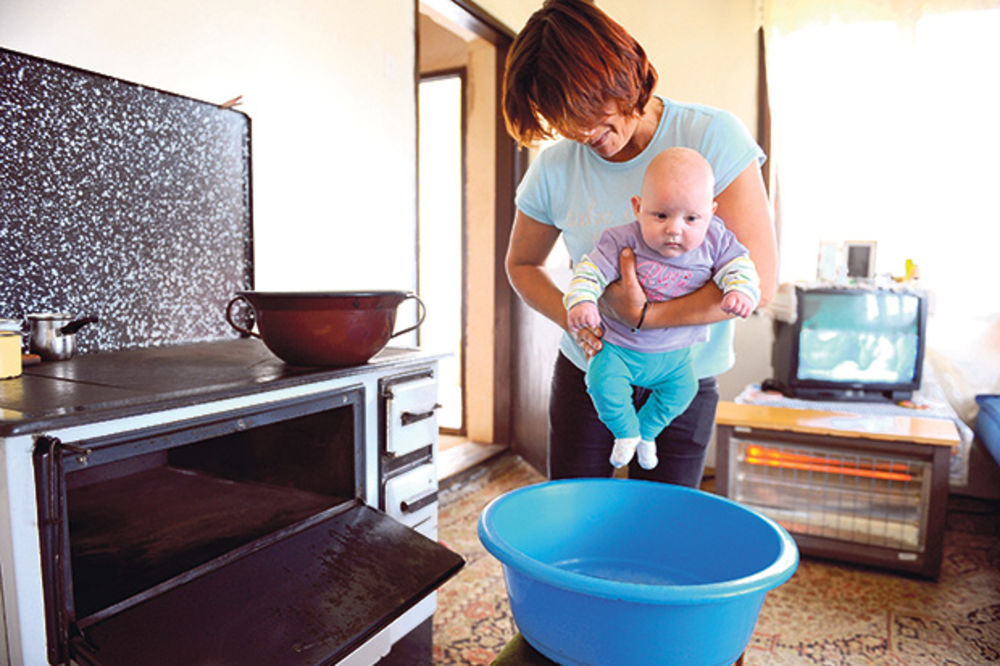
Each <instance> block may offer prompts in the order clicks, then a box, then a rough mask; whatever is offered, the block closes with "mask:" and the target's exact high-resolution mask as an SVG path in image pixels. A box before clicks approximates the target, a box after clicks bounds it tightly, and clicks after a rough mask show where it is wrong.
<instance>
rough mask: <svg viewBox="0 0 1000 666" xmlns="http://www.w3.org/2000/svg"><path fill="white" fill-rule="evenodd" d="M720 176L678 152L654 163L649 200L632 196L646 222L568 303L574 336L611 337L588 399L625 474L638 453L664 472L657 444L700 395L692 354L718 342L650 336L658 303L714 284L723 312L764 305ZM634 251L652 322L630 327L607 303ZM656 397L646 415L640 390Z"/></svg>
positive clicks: (579, 270) (702, 334) (617, 244)
mask: <svg viewBox="0 0 1000 666" xmlns="http://www.w3.org/2000/svg"><path fill="white" fill-rule="evenodd" d="M714 187H715V177H714V175H713V173H712V167H711V165H709V163H708V162H707V161H706V160H705V158H703V157H702V156H701V155H700V154H699V153H698V152H697V151H694V150H691V149H689V148H671V149H668V150H665V151H663V152H662V153H660V154H659V155H657V156H656V157H655V158H653V161H652V162H650V164H649V167H648V168H647V169H646V173H645V176H644V178H643V182H642V191H641V196H634V197H632V210H633V211H634V212H635V216H636V221H635V222H630V223H628V224H624V225H621V226H617V227H612V228H609V229H606V230H605V231H604V232H603V233H602V234H601V237H600V239H599V240H598V241H597V244H596V245H595V246H594V249H593V250H592V251H591V252H590V253H589V254H587V255H584V256H583V258H582V259H581V260H580V261H579V262H578V263H577V264H576V266H575V267H574V270H573V278H572V280H571V281H570V285H569V289H568V291H567V292H566V295H565V297H564V303H565V305H566V308H567V322H568V325H569V329H570V331H571V332H576V331H579V330H580V329H581V328H588V327H589V328H595V327H597V326H600V327H601V328H603V329H604V338H603V341H604V346H603V348H602V349H601V351H600V352H598V353H597V354H596V355H595V356H594V357H593V358H592V359H591V360H590V362H589V365H588V367H587V375H586V379H587V392H588V393H589V394H590V397H591V399H592V400H593V401H594V406H595V407H596V409H597V414H598V416H599V417H600V419H601V421H603V422H604V424H605V425H607V426H608V429H610V430H611V432H612V433H613V434H614V437H615V444H614V449H613V450H612V453H611V464H612V465H613V466H614V467H616V468H617V467H622V466H624V465H626V464H628V462H629V461H630V460H631V459H632V456H633V455H635V454H636V451H638V458H639V464H640V465H641V466H642V467H643V468H645V469H652V468H653V467H656V464H657V462H658V461H657V457H656V436H657V435H658V434H659V433H660V431H662V430H663V429H664V428H665V427H666V426H667V425H669V424H670V422H671V421H673V420H674V419H675V418H676V417H677V416H678V415H680V414H681V413H682V412H683V411H684V410H685V409H687V407H688V405H689V404H691V401H692V400H693V399H694V396H695V394H696V393H697V390H698V378H697V377H695V375H694V371H693V368H692V364H691V351H690V347H691V345H693V344H696V343H699V342H703V341H705V340H707V339H708V327H707V325H702V326H678V327H673V328H655V329H642V324H643V319H644V318H645V313H646V308H648V306H649V303H650V302H656V301H664V300H667V299H671V298H676V297H677V296H682V295H684V294H688V293H690V292H692V291H695V290H696V289H698V288H699V287H701V286H702V285H703V284H705V283H706V282H708V280H709V279H713V280H715V283H716V284H717V285H718V286H719V288H720V289H722V291H723V298H722V309H723V310H724V311H725V312H726V313H728V314H730V315H732V316H738V317H744V318H745V317H747V316H749V315H750V313H752V312H753V310H754V308H755V307H756V305H757V302H758V301H759V300H760V280H759V278H758V277H757V271H756V269H755V268H754V265H753V262H752V261H750V256H749V254H748V252H747V249H746V248H745V247H744V246H743V245H742V244H741V243H740V242H739V241H738V240H736V236H735V235H734V234H733V233H732V232H731V231H729V229H727V228H726V226H725V224H723V222H722V220H720V219H719V218H718V217H716V216H715V210H716V208H717V207H718V204H717V203H716V202H715V201H714V193H713V188H714ZM626 246H627V247H630V248H632V251H633V252H634V253H635V258H636V273H637V275H638V278H639V283H640V284H641V285H642V288H643V291H644V292H645V294H646V300H647V303H646V307H644V308H643V314H642V317H640V319H639V321H638V322H637V323H635V324H634V327H630V326H628V325H627V324H624V323H622V322H620V321H618V320H616V319H613V318H610V317H604V318H602V317H601V315H600V313H599V311H598V307H597V300H598V298H599V297H600V296H601V294H602V293H604V289H605V288H606V287H607V285H608V284H609V283H611V282H614V281H615V280H617V279H618V278H619V277H620V276H619V274H618V258H619V254H620V252H621V250H622V248H624V247H626ZM633 385H635V386H643V387H645V388H648V389H650V391H651V392H650V395H649V398H648V399H647V400H646V403H645V404H644V405H643V406H642V408H641V409H640V410H639V411H638V413H637V412H636V409H635V406H634V404H633V402H632V387H633Z"/></svg>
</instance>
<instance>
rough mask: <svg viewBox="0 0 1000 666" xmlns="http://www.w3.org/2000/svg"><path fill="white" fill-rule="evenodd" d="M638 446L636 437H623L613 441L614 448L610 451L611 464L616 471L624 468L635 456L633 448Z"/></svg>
mask: <svg viewBox="0 0 1000 666" xmlns="http://www.w3.org/2000/svg"><path fill="white" fill-rule="evenodd" d="M638 445H639V438H638V437H623V438H622V439H616V440H615V448H613V449H611V464H612V465H613V466H614V467H615V468H616V469H617V468H620V467H624V466H625V465H627V464H628V461H630V460H632V456H634V455H635V447H636V446H638Z"/></svg>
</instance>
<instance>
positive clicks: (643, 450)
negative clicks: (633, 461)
mask: <svg viewBox="0 0 1000 666" xmlns="http://www.w3.org/2000/svg"><path fill="white" fill-rule="evenodd" d="M637 450H638V452H639V466H640V467H642V468H643V469H653V468H654V467H656V465H657V463H659V462H660V461H659V460H657V458H656V442H647V441H646V440H644V439H642V440H639V446H638V448H637Z"/></svg>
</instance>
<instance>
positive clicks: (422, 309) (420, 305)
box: [389, 292, 427, 338]
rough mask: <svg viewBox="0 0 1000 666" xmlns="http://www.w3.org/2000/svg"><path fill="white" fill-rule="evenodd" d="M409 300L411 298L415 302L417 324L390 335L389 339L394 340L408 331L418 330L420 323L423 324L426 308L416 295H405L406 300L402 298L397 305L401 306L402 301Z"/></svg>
mask: <svg viewBox="0 0 1000 666" xmlns="http://www.w3.org/2000/svg"><path fill="white" fill-rule="evenodd" d="M409 298H412V299H413V300H415V301H416V302H417V309H418V310H419V311H420V314H419V315H418V316H417V323H416V324H414V325H413V326H410V327H409V328H404V329H403V330H402V331H396V332H395V333H393V334H392V335H390V336H389V338H394V337H396V336H397V335H402V334H403V333H409V332H410V331H415V330H417V329H418V328H420V325H421V324H422V323H424V317H426V316H427V306H426V305H424V302H423V301H422V300H420V297H419V296H417V295H416V294H414V293H412V292H411V293H409V294H407V295H406V298H404V299H403V300H402V301H400V302H399V304H400V305H402V304H403V301H405V300H407V299H409Z"/></svg>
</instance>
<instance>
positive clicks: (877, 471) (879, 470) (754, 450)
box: [745, 446, 913, 481]
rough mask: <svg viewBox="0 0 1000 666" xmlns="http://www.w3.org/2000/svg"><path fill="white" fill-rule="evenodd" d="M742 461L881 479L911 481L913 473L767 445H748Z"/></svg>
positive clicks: (890, 464) (893, 466)
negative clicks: (803, 453)
mask: <svg viewBox="0 0 1000 666" xmlns="http://www.w3.org/2000/svg"><path fill="white" fill-rule="evenodd" d="M745 462H746V463H747V464H750V465H764V466H767V467H779V468H782V469H794V470H801V471H806V472H822V473H827V474H840V475H843V476H856V477H862V478H867V479H881V480H884V481H912V480H913V476H912V475H910V474H907V473H905V472H903V471H900V470H905V469H907V467H906V465H900V464H893V463H887V464H883V463H875V464H873V465H872V466H871V468H860V467H858V466H857V465H854V464H851V463H844V462H841V461H838V460H830V459H829V458H819V457H815V456H807V455H802V454H798V453H787V452H785V451H778V450H776V449H768V448H764V447H760V446H750V447H748V448H747V453H746V459H745Z"/></svg>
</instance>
